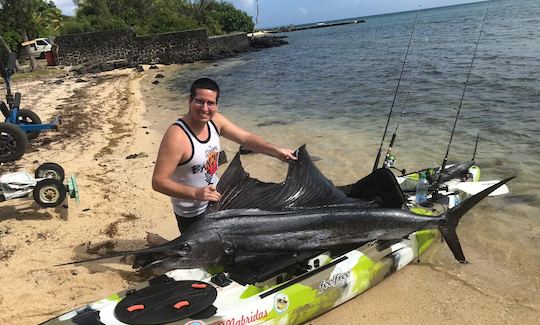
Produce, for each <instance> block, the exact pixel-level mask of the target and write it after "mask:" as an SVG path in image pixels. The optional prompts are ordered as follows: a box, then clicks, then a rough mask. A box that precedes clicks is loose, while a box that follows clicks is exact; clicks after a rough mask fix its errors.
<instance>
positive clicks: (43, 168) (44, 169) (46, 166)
mask: <svg viewBox="0 0 540 325" xmlns="http://www.w3.org/2000/svg"><path fill="white" fill-rule="evenodd" d="M34 178H53V179H57V180H59V181H60V182H63V181H64V178H65V173H64V168H62V166H60V165H58V164H55V163H51V162H47V163H43V164H41V165H39V167H38V168H37V169H36V171H35V173H34Z"/></svg>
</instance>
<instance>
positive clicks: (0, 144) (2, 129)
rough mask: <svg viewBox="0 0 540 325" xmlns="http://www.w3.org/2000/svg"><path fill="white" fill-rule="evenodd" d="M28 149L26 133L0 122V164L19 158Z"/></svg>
mask: <svg viewBox="0 0 540 325" xmlns="http://www.w3.org/2000/svg"><path fill="white" fill-rule="evenodd" d="M27 147H28V138H27V137H26V133H25V132H24V131H23V130H22V129H21V128H20V127H18V126H17V125H15V124H10V123H6V122H0V162H8V161H14V160H17V159H19V158H21V157H22V156H23V155H24V153H25V152H26V148H27Z"/></svg>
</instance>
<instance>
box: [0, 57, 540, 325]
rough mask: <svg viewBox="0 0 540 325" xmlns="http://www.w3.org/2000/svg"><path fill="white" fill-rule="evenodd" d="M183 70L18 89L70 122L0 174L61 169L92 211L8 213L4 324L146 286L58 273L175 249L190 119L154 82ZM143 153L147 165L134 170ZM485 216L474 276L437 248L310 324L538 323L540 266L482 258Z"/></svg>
mask: <svg viewBox="0 0 540 325" xmlns="http://www.w3.org/2000/svg"><path fill="white" fill-rule="evenodd" d="M174 69H177V67H161V69H160V70H147V71H146V72H144V73H137V72H133V71H131V70H119V71H114V72H110V73H103V74H98V75H95V76H90V75H88V76H84V77H83V79H84V80H86V81H85V82H75V81H76V78H64V82H63V83H60V84H55V83H52V81H54V80H39V81H32V82H24V83H20V84H19V85H18V89H17V90H19V91H21V92H22V93H23V107H26V108H32V109H34V110H35V111H36V112H37V113H38V114H39V115H40V116H41V117H42V119H43V120H47V119H48V118H50V117H52V116H53V115H55V114H58V113H60V114H61V115H62V118H63V120H64V122H63V125H62V128H61V129H60V131H58V132H48V133H45V134H42V135H41V136H40V137H39V138H38V139H37V140H35V141H34V142H32V144H31V148H30V150H29V151H28V152H27V153H26V154H25V156H24V157H23V158H22V159H21V160H19V161H17V162H16V163H10V164H6V165H3V166H0V173H4V172H7V171H12V170H16V169H19V168H21V169H24V170H26V171H28V172H29V173H31V174H33V171H34V169H35V168H36V167H37V166H38V165H39V164H41V163H43V162H48V161H50V162H56V163H59V164H60V165H62V166H63V167H64V169H65V171H66V174H67V175H71V174H73V175H76V177H77V181H78V183H79V187H80V191H81V193H80V195H81V203H80V204H78V205H77V204H75V202H74V201H73V200H68V201H67V203H68V205H69V207H68V208H64V207H59V208H55V209H53V208H49V209H43V208H40V207H39V206H38V205H37V204H36V203H34V202H33V201H32V200H31V199H30V198H25V199H16V200H12V201H6V202H0V264H1V266H2V267H1V268H0V286H1V287H2V290H1V291H0V308H1V310H2V311H3V312H2V314H1V315H0V323H2V324H35V323H39V322H42V321H45V320H47V319H49V318H51V317H54V316H56V315H59V314H61V313H64V312H67V311H69V310H72V309H74V308H77V307H79V306H81V305H83V304H86V303H90V302H93V301H96V300H99V299H100V298H103V297H105V296H108V295H110V294H112V293H114V292H118V291H122V290H125V289H127V288H129V287H131V286H133V285H135V284H136V283H138V282H140V281H142V280H144V279H145V278H144V277H143V276H140V275H138V274H137V273H135V272H134V271H133V270H131V267H130V266H129V265H126V264H124V263H122V262H120V261H119V260H118V259H111V260H107V261H104V262H99V263H88V264H82V265H77V266H64V267H53V265H54V264H57V263H64V262H69V261H72V260H77V259H83V258H88V257H91V256H94V255H90V253H92V254H95V253H99V254H104V253H106V252H108V251H111V250H127V249H136V248H142V247H144V246H145V235H146V232H147V231H150V232H157V233H159V234H162V235H163V236H165V237H166V238H169V239H172V238H174V237H176V236H177V235H178V233H177V230H176V226H175V220H174V218H173V216H172V213H171V209H170V205H169V200H168V198H167V197H165V196H164V195H161V194H159V193H156V192H154V191H153V190H152V189H151V184H150V178H151V173H152V170H153V164H154V160H155V157H156V153H157V149H158V146H159V141H160V139H161V136H162V134H163V131H164V130H165V128H166V127H167V126H168V125H169V124H170V123H171V122H172V121H173V120H174V118H175V116H178V115H180V114H182V113H183V112H184V109H185V107H186V105H185V102H184V101H182V100H183V99H182V96H179V97H178V98H176V97H174V96H173V97H174V98H170V97H167V94H168V92H167V91H166V89H165V88H166V87H167V83H166V82H163V83H161V84H159V85H152V84H151V82H152V81H153V80H154V76H155V74H156V73H157V72H162V73H163V74H165V75H166V76H168V75H169V73H172V72H171V71H172V70H174ZM164 97H167V98H164ZM184 99H185V97H184ZM177 100H180V102H177V103H176V105H175V104H174V103H175V101H177ZM172 106H176V107H177V108H178V112H175V111H174V110H172V109H171V108H173V107H172ZM284 129H286V127H284ZM257 131H259V130H257ZM320 131H321V132H325V130H320ZM262 133H263V134H262V135H263V136H265V137H268V138H269V139H270V140H271V141H274V142H277V141H279V142H278V143H279V144H280V145H283V146H289V147H291V148H292V147H295V146H297V145H299V144H301V143H299V142H302V141H304V140H305V139H301V138H300V139H299V138H292V137H291V138H289V137H286V138H285V139H284V138H283V134H288V133H281V132H275V128H273V127H267V128H266V129H265V130H263V132H262ZM278 136H279V137H280V138H278ZM316 142H317V141H313V142H312V143H311V144H310V153H312V154H313V155H316V156H321V157H322V158H323V160H322V161H320V162H319V163H318V164H319V166H320V168H321V169H322V170H323V171H325V168H326V170H328V168H327V167H326V165H325V164H330V163H331V162H328V159H325V158H326V154H327V153H325V152H323V149H318V147H317V146H316ZM223 146H224V149H225V150H226V152H227V155H228V157H229V159H232V157H233V155H234V152H235V151H236V149H237V145H235V144H233V143H230V142H228V141H224V143H223ZM321 147H323V148H324V144H321ZM334 150H335V149H334ZM139 153H143V154H142V155H139V158H136V159H126V157H127V156H129V155H131V154H139ZM242 159H243V161H244V162H245V165H246V169H247V170H248V171H249V172H251V173H252V175H253V176H254V177H258V178H260V179H262V180H265V181H281V180H282V179H283V178H284V176H285V172H286V166H285V165H284V164H283V163H281V162H279V161H276V160H275V159H271V158H268V157H264V156H259V155H254V156H245V158H244V157H243V158H242ZM255 166H257V168H255ZM225 167H226V166H223V169H222V170H224V168H225ZM345 168H353V167H352V166H345ZM364 172H367V171H364ZM328 177H329V178H331V179H336V178H339V173H334V172H332V171H330V172H329V175H328ZM339 181H342V180H337V181H336V182H338V183H339ZM476 209H477V210H475V211H473V212H474V213H475V214H476V215H475V217H476V218H467V219H465V220H464V223H463V224H462V225H461V226H460V229H459V231H460V236H461V239H462V244H463V246H464V249H465V250H466V251H467V253H468V254H469V255H468V258H469V259H470V260H471V264H469V265H459V264H458V263H456V262H455V261H454V260H453V259H452V258H451V256H450V253H449V251H448V249H447V248H446V246H444V244H440V243H439V244H436V245H435V246H434V247H432V248H431V249H430V250H429V251H428V252H427V253H426V254H425V256H423V257H422V258H421V260H420V262H416V263H412V264H411V265H409V266H407V267H405V268H404V269H403V270H401V271H399V272H398V273H396V274H394V275H392V276H391V277H389V278H388V279H386V280H385V281H383V282H382V283H381V284H379V285H377V286H376V287H374V288H372V289H370V290H369V291H368V292H366V293H364V294H362V295H360V296H359V297H357V298H355V299H353V300H351V301H349V302H348V303H346V304H344V305H342V306H340V307H338V308H336V309H334V310H332V311H330V312H328V313H326V314H324V315H322V316H320V317H319V318H317V319H315V320H313V321H312V322H310V323H312V324H327V323H329V322H338V323H344V324H363V323H366V322H370V323H375V324H403V323H413V322H414V323H416V324H433V323H442V324H464V323H467V324H515V323H522V324H533V323H536V321H537V320H538V318H539V316H540V306H539V295H538V294H537V292H538V291H537V289H538V286H539V283H540V281H539V279H540V274H539V273H540V267H539V266H540V265H539V264H540V261H539V260H536V259H535V256H538V255H533V256H532V257H533V258H532V259H529V260H527V259H518V260H512V259H509V258H505V256H500V258H499V259H496V258H493V254H488V253H486V254H484V252H483V251H482V249H481V248H484V247H489V245H492V246H493V245H497V242H496V240H493V241H491V242H487V243H486V242H485V240H486V239H485V238H482V237H477V236H475V229H478V227H488V225H487V224H486V223H484V222H482V220H483V219H481V218H479V217H478V216H477V215H479V214H480V212H482V211H484V210H486V209H487V210H488V211H490V210H489V209H491V210H493V209H494V208H493V207H490V206H489V205H487V204H486V205H484V206H481V207H479V208H476ZM524 227H526V226H524ZM535 233H536V234H537V233H538V231H537V229H536V232H535V231H534V229H531V230H530V233H527V235H529V234H533V235H534V234H535ZM535 238H536V237H535ZM535 238H532V237H531V239H530V240H533V242H534V240H538V239H537V238H536V239H535ZM522 240H525V241H526V240H527V239H526V238H524V239H522Z"/></svg>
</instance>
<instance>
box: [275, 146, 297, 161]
mask: <svg viewBox="0 0 540 325" xmlns="http://www.w3.org/2000/svg"><path fill="white" fill-rule="evenodd" d="M278 151H279V156H278V157H277V158H278V159H280V160H283V161H285V162H287V161H288V160H297V159H298V157H296V156H295V155H294V151H293V150H291V149H284V148H278Z"/></svg>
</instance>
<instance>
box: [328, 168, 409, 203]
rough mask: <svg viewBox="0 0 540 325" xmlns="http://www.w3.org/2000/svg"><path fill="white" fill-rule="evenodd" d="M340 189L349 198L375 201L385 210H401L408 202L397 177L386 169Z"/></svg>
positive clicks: (378, 170)
mask: <svg viewBox="0 0 540 325" xmlns="http://www.w3.org/2000/svg"><path fill="white" fill-rule="evenodd" d="M338 188H339V189H340V190H342V191H343V192H344V193H345V194H347V196H348V197H351V198H356V199H362V200H367V201H375V202H377V203H378V204H379V206H380V207H383V208H401V207H403V205H404V204H405V202H406V199H405V195H404V194H403V191H402V190H401V188H400V187H399V184H398V182H397V180H396V177H395V176H394V174H393V173H392V172H391V171H390V170H389V169H386V168H379V169H376V170H375V171H374V172H372V173H371V174H369V175H367V176H366V177H364V178H362V179H360V180H359V181H358V182H356V183H354V184H350V185H346V186H341V187H338Z"/></svg>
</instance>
